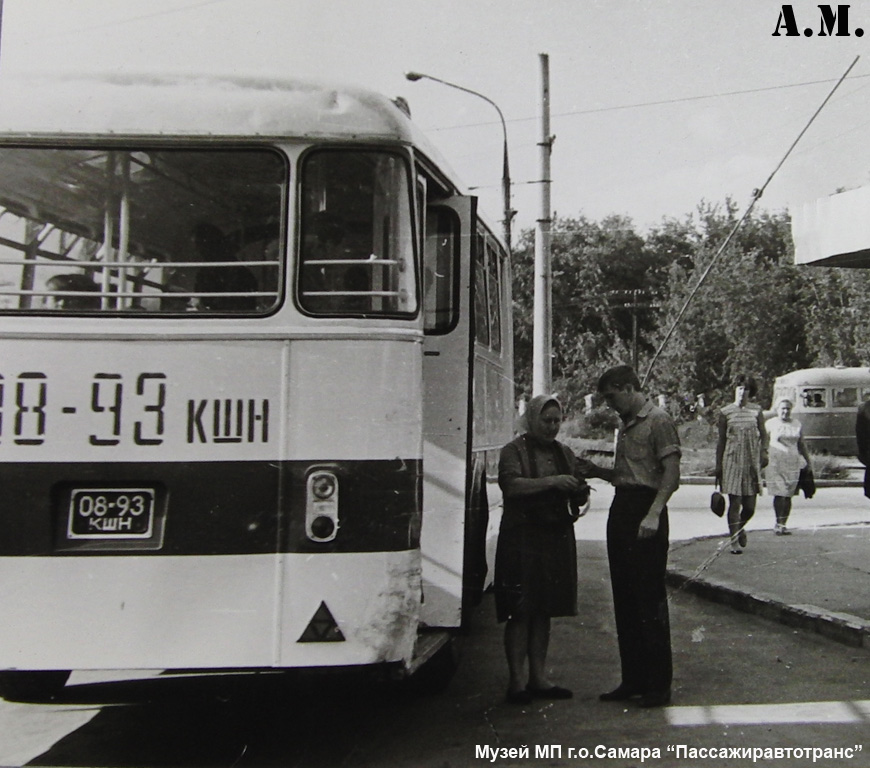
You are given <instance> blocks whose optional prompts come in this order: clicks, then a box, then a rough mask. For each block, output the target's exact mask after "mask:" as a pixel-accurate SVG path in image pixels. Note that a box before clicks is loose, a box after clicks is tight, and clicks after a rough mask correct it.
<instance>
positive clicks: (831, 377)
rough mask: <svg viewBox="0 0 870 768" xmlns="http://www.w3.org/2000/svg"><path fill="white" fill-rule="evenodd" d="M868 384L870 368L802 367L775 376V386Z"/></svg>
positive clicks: (869, 382)
mask: <svg viewBox="0 0 870 768" xmlns="http://www.w3.org/2000/svg"><path fill="white" fill-rule="evenodd" d="M847 384H870V368H845V367H839V366H835V367H831V368H803V369H802V370H799V371H791V372H790V373H786V374H783V375H782V376H777V378H776V382H775V386H813V385H816V386H843V385H847Z"/></svg>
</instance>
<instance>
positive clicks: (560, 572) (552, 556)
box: [494, 435, 588, 622]
mask: <svg viewBox="0 0 870 768" xmlns="http://www.w3.org/2000/svg"><path fill="white" fill-rule="evenodd" d="M563 474H568V475H575V474H576V459H575V457H574V454H573V453H571V450H570V449H569V448H567V447H566V446H564V445H562V444H561V443H559V442H553V443H552V444H550V445H544V444H542V443H539V442H537V441H535V440H534V439H533V438H531V437H529V436H528V435H523V436H521V437H518V438H517V439H516V440H513V441H511V442H510V443H508V444H507V445H506V446H505V447H504V448H502V451H501V455H500V457H499V472H498V480H499V485H500V486H501V487H502V490H504V488H505V485H506V483H507V482H508V481H510V480H511V479H514V478H518V477H524V478H535V477H549V476H550V475H563ZM587 493H588V491H587ZM572 503H573V504H575V505H576V504H577V503H585V499H582V498H581V499H579V501H578V500H577V499H574V500H571V499H569V496H568V494H565V493H563V492H561V491H557V490H549V491H544V492H541V493H535V494H530V495H527V496H517V497H513V498H505V500H504V514H503V515H502V520H501V526H500V528H499V534H498V544H497V547H496V556H495V584H494V587H495V608H496V617H497V619H498V621H499V622H503V621H507V620H508V619H510V618H527V617H529V616H531V615H535V614H537V615H543V616H576V615H577V545H576V543H575V540H574V525H573V523H574V519H575V518H574V517H572V513H571V505H572Z"/></svg>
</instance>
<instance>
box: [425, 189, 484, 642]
mask: <svg viewBox="0 0 870 768" xmlns="http://www.w3.org/2000/svg"><path fill="white" fill-rule="evenodd" d="M476 204H477V199H476V198H474V197H453V198H450V199H449V200H446V201H439V203H438V205H437V206H431V207H429V209H428V210H427V213H426V230H425V231H426V234H425V237H424V248H423V252H424V276H423V288H424V297H425V298H424V306H425V328H426V335H425V340H424V344H423V355H424V357H423V478H424V479H423V528H422V533H421V549H422V555H423V606H422V614H421V616H422V622H423V624H424V625H427V626H431V627H458V626H459V625H460V623H461V612H462V576H463V574H462V564H463V550H464V545H463V542H464V535H463V534H464V525H465V505H466V485H467V478H468V461H469V456H470V441H471V429H470V414H469V408H470V398H471V380H472V370H471V368H472V360H473V355H472V347H471V344H472V333H473V323H472V318H471V286H472V284H471V281H472V277H471V266H470V265H471V263H472V247H473V242H474V231H475V218H476Z"/></svg>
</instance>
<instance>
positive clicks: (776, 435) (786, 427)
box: [764, 416, 806, 496]
mask: <svg viewBox="0 0 870 768" xmlns="http://www.w3.org/2000/svg"><path fill="white" fill-rule="evenodd" d="M764 428H765V429H766V430H767V434H768V435H769V436H770V447H769V456H770V458H769V459H768V464H767V468H766V470H765V478H766V480H767V492H768V493H769V494H770V495H771V496H796V495H797V492H798V487H797V485H798V477H799V476H800V473H801V469H803V467H804V465H805V464H806V461H805V459H804V457H803V456H801V454H800V451H798V447H797V446H798V440H800V437H801V423H800V422H799V421H798V420H797V419H791V420H790V421H783V420H782V419H781V418H779V416H774V417H773V418H772V419H768V420H767V421H766V422H765V423H764Z"/></svg>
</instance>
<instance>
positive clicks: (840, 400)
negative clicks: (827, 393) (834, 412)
mask: <svg viewBox="0 0 870 768" xmlns="http://www.w3.org/2000/svg"><path fill="white" fill-rule="evenodd" d="M833 394H834V407H835V408H854V407H855V406H857V405H858V388H857V387H834V393H833Z"/></svg>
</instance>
